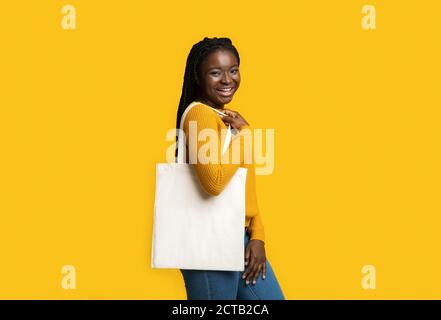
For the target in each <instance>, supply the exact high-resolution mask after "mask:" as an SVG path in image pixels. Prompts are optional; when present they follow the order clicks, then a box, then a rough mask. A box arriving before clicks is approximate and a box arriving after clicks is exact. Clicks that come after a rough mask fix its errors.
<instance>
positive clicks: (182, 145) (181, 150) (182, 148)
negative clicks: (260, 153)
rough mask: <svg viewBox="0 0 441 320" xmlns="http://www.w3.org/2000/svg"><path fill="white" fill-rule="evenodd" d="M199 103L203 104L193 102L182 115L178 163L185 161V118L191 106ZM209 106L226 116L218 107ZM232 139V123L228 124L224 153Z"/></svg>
mask: <svg viewBox="0 0 441 320" xmlns="http://www.w3.org/2000/svg"><path fill="white" fill-rule="evenodd" d="M197 104H202V103H199V102H196V101H194V102H192V103H190V104H189V105H188V107H187V108H186V109H185V111H184V113H183V114H182V117H181V122H180V124H179V129H180V130H179V133H178V157H177V158H176V162H177V163H184V152H185V139H184V120H185V116H186V115H187V113H188V111H190V109H191V108H193V107H194V106H195V105H197ZM208 107H209V108H211V109H213V110H214V111H216V112H217V113H218V114H220V115H223V116H226V114H225V113H223V112H221V111H219V110H217V109H216V108H213V107H210V106H208ZM230 141H231V125H230V124H228V131H227V135H226V137H225V141H224V147H223V149H222V154H224V153H225V151H227V149H228V146H229V145H230Z"/></svg>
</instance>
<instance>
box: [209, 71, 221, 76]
mask: <svg viewBox="0 0 441 320" xmlns="http://www.w3.org/2000/svg"><path fill="white" fill-rule="evenodd" d="M210 74H211V75H213V76H218V75H219V74H220V72H219V71H213V72H210Z"/></svg>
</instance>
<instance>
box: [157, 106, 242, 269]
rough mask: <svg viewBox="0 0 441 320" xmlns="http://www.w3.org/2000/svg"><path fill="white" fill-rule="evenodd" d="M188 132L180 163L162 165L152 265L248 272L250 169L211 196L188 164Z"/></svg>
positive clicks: (180, 146) (182, 143)
mask: <svg viewBox="0 0 441 320" xmlns="http://www.w3.org/2000/svg"><path fill="white" fill-rule="evenodd" d="M197 104H199V103H198V102H192V103H191V104H190V105H189V106H188V107H187V108H186V109H185V111H184V113H183V115H182V118H181V123H180V129H182V130H183V125H184V119H185V116H186V114H187V113H188V111H189V110H190V109H191V108H192V107H194V106H195V105H197ZM203 106H204V107H207V108H211V107H208V106H206V105H203ZM211 109H213V110H214V111H216V112H218V110H216V109H215V108H211ZM182 130H179V135H178V156H177V162H176V163H157V164H156V189H155V204H154V220H153V234H152V256H151V259H152V260H151V266H152V268H169V269H195V270H225V271H243V270H244V241H243V237H244V232H245V229H244V228H245V183H246V175H247V168H242V167H240V168H238V169H237V171H236V172H235V174H234V175H233V177H232V178H231V180H230V181H229V183H228V185H227V186H226V187H225V189H224V190H223V191H222V192H221V194H219V195H217V196H213V195H210V194H208V193H207V192H205V191H204V190H203V189H202V187H201V185H200V182H199V180H198V177H197V175H196V172H195V169H194V167H193V166H192V165H191V164H187V163H185V162H184V152H185V146H186V144H185V141H184V136H183V134H182V133H183V131H182ZM230 131H231V127H229V130H228V132H229V133H228V134H227V136H226V139H225V140H227V139H229V140H228V141H224V147H223V152H224V151H225V150H226V148H225V146H227V147H228V144H229V143H230V140H231V132H230ZM219 161H220V160H219Z"/></svg>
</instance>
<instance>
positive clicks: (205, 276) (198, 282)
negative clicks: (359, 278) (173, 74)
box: [176, 37, 285, 300]
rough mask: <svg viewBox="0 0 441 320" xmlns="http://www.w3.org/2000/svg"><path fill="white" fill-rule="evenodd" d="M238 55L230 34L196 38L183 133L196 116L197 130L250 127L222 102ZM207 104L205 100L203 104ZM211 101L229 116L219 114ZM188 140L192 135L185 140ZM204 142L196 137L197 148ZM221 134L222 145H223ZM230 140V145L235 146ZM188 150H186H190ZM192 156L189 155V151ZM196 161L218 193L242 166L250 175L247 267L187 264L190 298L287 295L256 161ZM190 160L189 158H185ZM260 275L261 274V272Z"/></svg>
mask: <svg viewBox="0 0 441 320" xmlns="http://www.w3.org/2000/svg"><path fill="white" fill-rule="evenodd" d="M239 64H240V58H239V53H238V52H237V50H236V48H235V47H234V46H233V45H232V43H231V40H230V39H228V38H207V37H205V38H204V40H202V41H200V42H198V43H197V44H195V45H194V46H193V47H192V49H191V51H190V54H189V55H188V58H187V65H186V69H185V75H184V85H183V88H182V95H181V99H180V103H179V108H178V112H177V119H176V124H177V125H176V128H179V124H180V121H181V117H182V114H183V112H184V110H185V109H186V107H187V106H188V105H189V104H190V103H192V102H199V104H197V105H195V106H194V107H193V108H191V109H190V110H189V111H188V113H187V115H186V117H185V120H184V132H185V136H186V137H188V136H189V122H190V121H196V123H197V134H199V132H200V130H203V129H207V128H210V129H213V130H217V132H218V134H219V135H218V136H219V137H220V131H221V130H222V129H225V128H226V126H227V125H228V124H229V125H231V127H232V128H233V131H234V130H237V131H236V132H238V134H237V135H239V134H240V132H241V131H242V130H243V129H245V128H249V124H248V122H247V121H246V120H245V119H244V118H243V116H242V115H241V114H240V113H239V112H237V111H233V110H230V109H226V108H225V107H224V105H225V104H228V103H230V102H231V100H232V99H233V95H234V93H235V92H236V91H237V89H238V88H239V84H240V73H239ZM204 104H205V106H204ZM206 106H210V107H212V108H216V109H218V110H220V111H222V112H223V113H225V114H226V116H222V117H220V116H219V115H218V114H217V113H216V112H215V111H214V110H213V109H210V108H207V107H206ZM186 143H187V145H188V141H186ZM202 144H203V142H199V141H198V142H197V148H196V150H195V151H196V154H198V153H197V150H198V149H199V147H200V146H201V145H202ZM220 144H221V143H220V140H219V144H218V145H219V146H220ZM231 145H232V144H230V146H229V147H230V148H231ZM187 152H188V150H187ZM186 159H189V157H186ZM240 160H241V161H240V163H237V164H236V163H228V164H221V163H201V162H199V161H197V162H196V163H195V164H194V167H195V171H196V175H197V176H198V179H199V182H200V183H201V185H202V187H203V189H204V190H205V191H206V192H207V193H209V194H211V195H213V196H215V195H218V194H220V193H221V192H222V190H223V189H224V188H225V187H226V185H227V184H228V182H229V181H230V179H231V178H232V176H233V175H234V173H235V172H236V170H237V169H238V168H239V167H245V168H248V170H247V171H248V173H247V178H246V201H245V203H246V222H245V230H244V243H245V248H246V251H245V261H244V264H245V266H246V268H245V270H244V271H243V272H239V271H212V270H184V269H181V273H182V275H183V277H184V281H185V287H186V291H187V298H188V299H189V300H194V299H198V300H211V299H219V300H236V299H237V300H256V299H265V300H284V299H285V298H284V295H283V293H282V290H281V288H280V286H279V284H278V282H277V279H276V277H275V275H274V272H273V270H272V268H271V266H270V264H269V261H268V260H267V258H266V253H265V234H264V229H263V224H262V220H261V217H260V214H259V212H258V207H257V200H256V188H255V172H254V165H253V164H252V162H251V164H250V163H249V162H247V163H245V161H244V158H243V155H241V158H240ZM187 162H188V161H187ZM260 275H261V277H259V276H260Z"/></svg>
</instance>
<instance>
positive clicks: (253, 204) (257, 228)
mask: <svg viewBox="0 0 441 320" xmlns="http://www.w3.org/2000/svg"><path fill="white" fill-rule="evenodd" d="M219 110H220V111H222V109H219ZM190 121H196V124H197V130H196V137H198V136H199V132H200V131H201V130H203V129H207V128H210V129H214V130H216V131H217V132H218V158H217V159H219V161H218V163H211V162H208V163H206V164H204V163H200V161H199V159H198V160H197V163H193V164H192V165H193V166H194V168H195V171H196V175H197V177H198V178H199V181H200V183H201V186H202V188H203V189H204V190H205V191H206V192H208V193H209V194H211V195H214V196H216V195H219V194H220V193H221V192H222V191H223V190H224V188H225V187H226V186H227V184H228V182H229V181H230V180H231V178H232V177H233V175H234V173H235V172H236V170H237V169H238V168H239V167H243V168H247V169H248V170H247V178H246V190H245V192H246V200H245V207H246V211H245V212H246V219H245V226H246V227H248V229H249V230H250V231H251V236H250V240H254V239H257V240H261V241H265V233H264V228H263V223H262V218H261V215H260V213H259V208H258V205H257V198H256V174H255V168H254V163H253V161H251V163H245V161H244V152H243V150H244V148H243V143H244V141H243V140H244V139H243V138H240V149H241V152H240V164H239V163H237V164H236V163H233V162H232V161H231V159H232V157H231V156H230V158H229V159H230V161H229V162H228V163H221V161H220V159H221V148H222V147H223V141H222V136H221V129H227V126H226V125H225V123H224V122H223V121H222V118H221V116H220V115H219V114H217V113H216V111H215V110H213V109H211V108H210V107H209V106H207V105H205V104H203V103H198V104H197V105H195V106H193V107H192V108H191V109H190V110H189V111H188V113H187V115H186V117H185V120H184V126H183V129H184V132H185V136H186V137H187V139H186V145H187V150H186V152H187V155H186V157H185V159H186V161H187V163H189V156H188V155H189V154H188V145H189V138H188V137H190V135H189V127H190V126H189V123H190ZM245 128H248V129H251V128H250V126H248V125H245V126H242V127H241V128H240V130H239V133H238V134H237V135H232V139H233V141H234V139H238V138H239V136H240V135H241V132H242V130H243V129H245ZM197 140H198V141H197V144H196V145H197V147H196V153H195V155H197V154H199V148H200V147H201V146H202V145H204V144H206V143H207V141H199V139H197ZM233 141H231V143H230V145H229V148H230V149H231V148H232V145H233ZM253 149H254V148H253ZM230 151H231V150H228V151H227V152H230Z"/></svg>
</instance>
